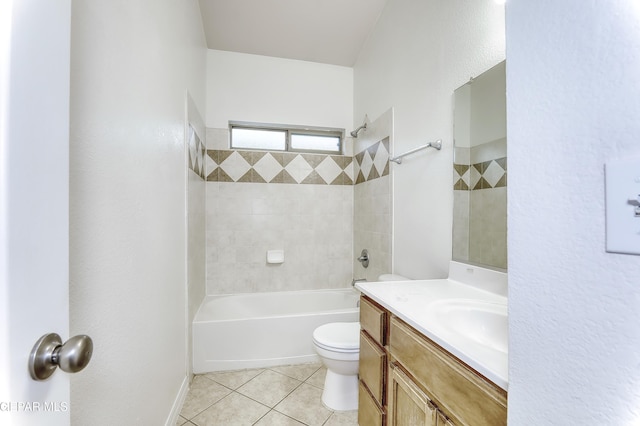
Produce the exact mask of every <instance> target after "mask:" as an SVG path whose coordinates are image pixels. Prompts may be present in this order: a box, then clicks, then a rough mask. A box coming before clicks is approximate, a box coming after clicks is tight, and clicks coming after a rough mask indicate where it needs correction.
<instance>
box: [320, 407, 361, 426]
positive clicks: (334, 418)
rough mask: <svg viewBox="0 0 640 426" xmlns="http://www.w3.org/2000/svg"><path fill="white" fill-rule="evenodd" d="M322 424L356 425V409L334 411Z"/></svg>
mask: <svg viewBox="0 0 640 426" xmlns="http://www.w3.org/2000/svg"><path fill="white" fill-rule="evenodd" d="M323 426H358V410H353V411H336V412H334V413H333V414H332V415H331V417H329V420H327V422H326V423H325V424H324V425H323Z"/></svg>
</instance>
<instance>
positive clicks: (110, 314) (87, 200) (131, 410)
mask: <svg viewBox="0 0 640 426" xmlns="http://www.w3.org/2000/svg"><path fill="white" fill-rule="evenodd" d="M71 58H72V61H71V69H72V71H71V82H72V83H71V144H70V145H71V146H70V168H71V170H70V227H71V230H70V263H71V265H70V281H71V282H70V304H71V308H70V310H71V312H70V322H71V333H72V334H76V333H86V334H89V335H91V337H92V338H93V339H94V343H95V350H94V354H93V360H92V361H91V364H90V365H89V366H88V367H87V369H86V370H84V371H83V372H82V374H77V375H74V376H73V378H72V383H71V407H72V413H71V418H72V423H73V424H78V425H88V424H91V425H116V424H140V425H143V424H145V425H160V424H164V423H165V422H166V421H167V420H168V418H169V416H170V414H169V413H170V410H171V409H172V406H173V405H174V404H175V403H176V398H178V397H179V393H180V392H181V390H185V389H186V387H185V386H186V365H187V363H186V350H185V349H186V345H185V342H186V330H187V324H186V316H187V315H186V312H185V304H186V300H185V294H186V291H185V285H186V284H185V275H186V269H185V238H186V231H185V197H186V192H185V191H186V171H185V145H184V144H185V141H184V122H185V94H186V91H187V90H188V91H189V92H190V93H191V94H192V96H193V98H194V101H195V104H196V105H197V107H198V109H199V110H200V111H202V112H204V109H205V106H204V95H203V94H204V91H205V75H204V74H205V72H204V70H205V61H206V49H205V44H204V34H203V31H202V25H201V21H200V12H199V7H198V2H197V1H196V0H162V1H157V0H145V1H138V2H135V4H134V3H129V2H104V1H100V0H95V1H89V0H87V1H78V2H73V10H72V50H71ZM173 422H175V420H173Z"/></svg>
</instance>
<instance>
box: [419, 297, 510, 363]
mask: <svg viewBox="0 0 640 426" xmlns="http://www.w3.org/2000/svg"><path fill="white" fill-rule="evenodd" d="M429 310H430V311H431V313H432V318H433V320H434V321H435V322H437V323H438V326H439V327H440V328H442V329H444V330H446V331H447V332H449V333H455V334H458V335H460V336H462V337H464V338H465V339H468V340H471V341H473V342H475V343H477V344H480V345H482V346H484V347H487V348H490V349H493V350H495V351H498V352H503V353H505V354H506V353H507V350H508V339H507V305H506V304H502V303H494V302H486V301H480V300H473V299H446V300H441V301H438V302H435V303H433V304H431V305H430V306H429Z"/></svg>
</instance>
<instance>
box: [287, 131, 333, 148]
mask: <svg viewBox="0 0 640 426" xmlns="http://www.w3.org/2000/svg"><path fill="white" fill-rule="evenodd" d="M291 148H292V149H295V150H311V151H330V152H340V138H339V137H337V136H316V135H296V134H292V135H291Z"/></svg>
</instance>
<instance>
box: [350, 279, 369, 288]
mask: <svg viewBox="0 0 640 426" xmlns="http://www.w3.org/2000/svg"><path fill="white" fill-rule="evenodd" d="M366 280H367V279H366V278H357V279H356V278H354V279H352V280H351V286H352V287H354V286H355V285H356V283H359V282H360V281H366Z"/></svg>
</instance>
